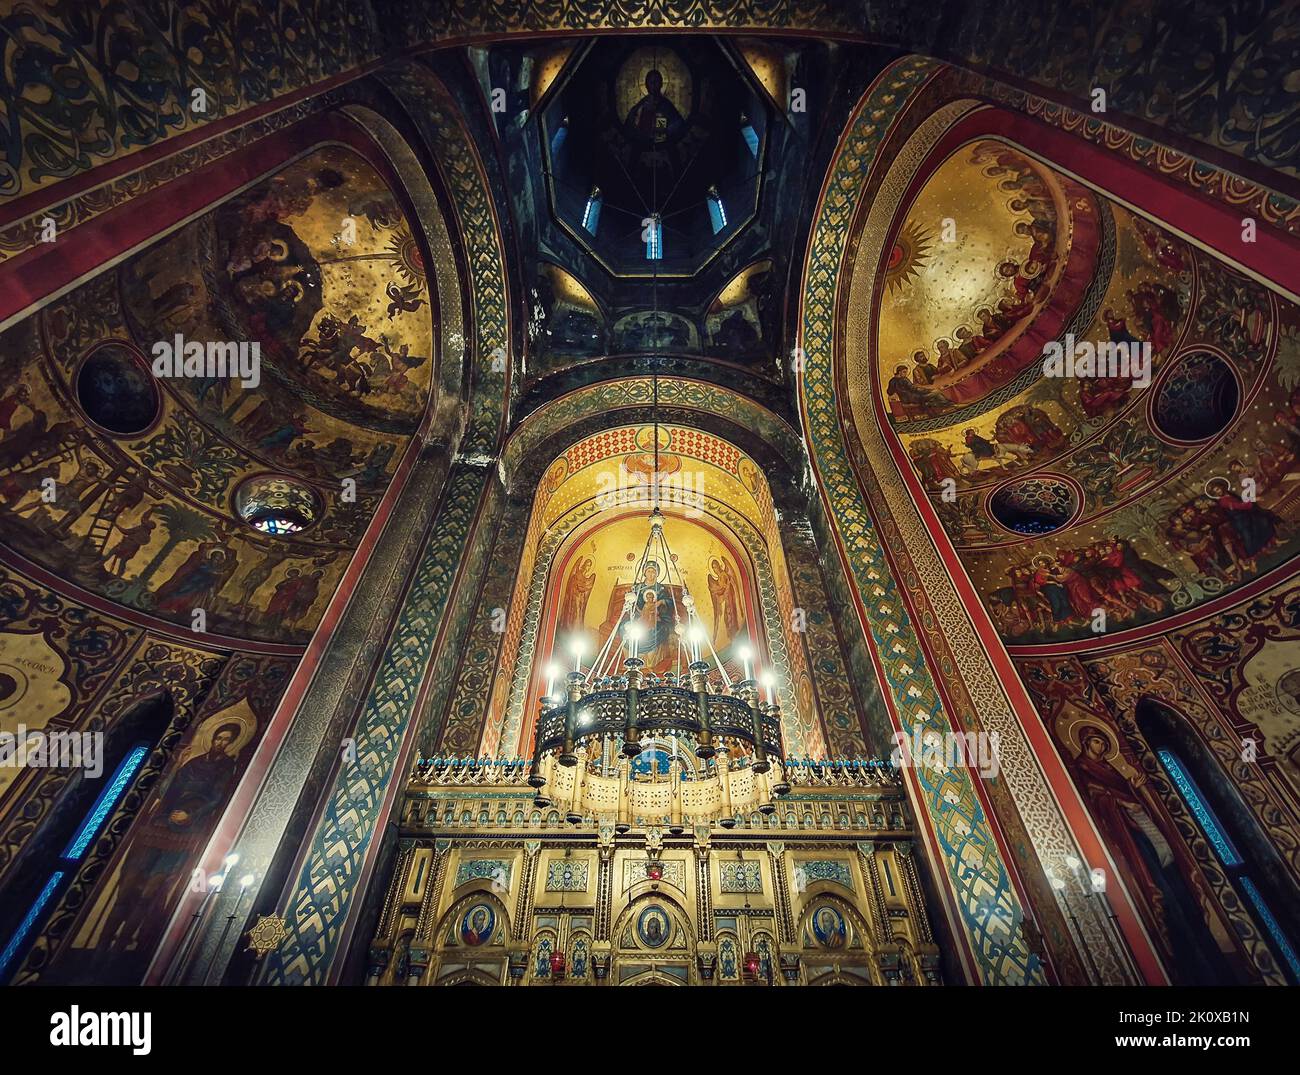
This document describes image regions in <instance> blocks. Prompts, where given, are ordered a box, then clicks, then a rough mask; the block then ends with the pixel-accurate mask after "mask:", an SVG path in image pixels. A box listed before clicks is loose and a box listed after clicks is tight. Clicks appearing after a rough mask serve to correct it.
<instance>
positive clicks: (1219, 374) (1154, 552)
mask: <svg viewBox="0 0 1300 1075" xmlns="http://www.w3.org/2000/svg"><path fill="white" fill-rule="evenodd" d="M989 161H996V162H997V166H994V167H990V166H989ZM1001 165H1006V166H1007V167H1005V168H1003V167H1001ZM1026 189H1028V190H1029V196H1028V197H1026V195H1025V191H1026ZM1063 191H1064V192H1067V193H1068V194H1069V196H1068V197H1067V198H1066V199H1065V202H1064V204H1063V203H1062V199H1061V198H1060V197H1059V194H1060V192H1063ZM1049 192H1050V193H1051V195H1052V199H1051V200H1052V203H1053V205H1054V206H1055V207H1056V215H1055V222H1056V235H1055V239H1056V243H1055V250H1056V253H1055V255H1054V257H1055V269H1054V271H1055V274H1056V275H1055V277H1054V278H1053V275H1052V274H1053V268H1052V267H1051V266H1052V257H1053V256H1052V255H1049V259H1048V266H1049V267H1048V268H1045V269H1044V270H1043V272H1042V273H1041V275H1042V276H1044V277H1047V279H1045V280H1044V282H1043V283H1042V284H1041V285H1040V286H1039V287H1038V288H1034V287H1032V286H1030V287H1027V288H1025V289H1024V295H1025V297H1026V299H1027V302H1026V303H1025V304H1026V305H1028V306H1029V307H1030V308H1029V309H1028V310H1026V311H1025V316H1024V317H1023V318H1022V319H1020V320H1018V321H1016V322H1014V323H1009V324H1008V323H1006V322H1007V320H1009V319H998V320H994V321H990V322H989V330H988V331H982V329H981V325H982V323H983V322H985V321H986V320H988V319H987V318H986V317H985V316H984V315H986V314H988V313H990V312H992V309H996V306H997V302H998V301H999V300H998V298H997V296H998V289H999V288H1000V289H1001V291H1002V297H1003V298H1004V299H1006V298H1009V299H1011V301H1012V302H1015V301H1016V299H1017V297H1018V296H1017V291H1016V286H1017V282H1019V281H1020V280H1021V279H1022V277H1023V275H1024V274H1023V272H1022V271H1017V273H1016V274H1015V275H1014V276H1012V277H1011V278H1010V282H1006V283H1004V282H1003V281H1001V280H997V279H996V277H995V272H996V267H997V265H998V264H1000V263H1004V262H1005V261H1007V260H1013V261H1016V262H1017V265H1018V266H1019V267H1023V266H1024V265H1025V264H1027V263H1028V262H1029V261H1030V260H1032V258H1033V257H1034V256H1035V255H1034V254H1032V253H1031V252H1030V249H1029V248H1030V245H1031V244H1032V243H1033V242H1034V241H1035V240H1034V239H1032V238H1030V237H1029V236H1026V235H1025V234H1023V233H1024V232H1025V231H1026V230H1029V229H1026V228H1025V227H1023V225H1024V224H1025V223H1026V221H1027V220H1029V219H1031V218H1030V217H1028V216H1027V215H1026V214H1028V213H1031V212H1032V209H1033V203H1034V200H1035V197H1036V196H1038V195H1039V194H1042V195H1043V197H1044V203H1043V206H1042V207H1043V208H1045V196H1046V194H1047V193H1049ZM1017 202H1020V203H1028V204H1024V205H1023V207H1022V206H1021V205H1017V204H1016V203H1017ZM1067 213H1068V215H1067ZM945 216H946V217H949V218H951V219H952V220H954V221H955V222H956V225H957V232H958V235H962V233H963V228H965V227H969V230H970V234H969V235H968V236H965V237H964V238H962V239H960V240H959V241H958V242H957V243H954V244H951V246H950V247H949V246H947V245H945V244H944V243H942V241H941V240H940V239H939V238H938V236H937V234H936V233H937V232H938V231H939V228H940V226H941V224H940V223H939V222H936V220H935V218H936V217H939V218H940V221H941V220H942V218H943V217H945ZM1084 216H1089V217H1091V218H1092V219H1094V220H1097V221H1098V226H1097V227H1096V233H1097V234H1096V248H1097V249H1096V258H1095V268H1094V269H1093V270H1092V272H1091V273H1090V274H1089V275H1088V276H1087V277H1086V278H1080V279H1078V280H1073V281H1072V280H1070V279H1069V278H1068V277H1069V273H1070V271H1071V267H1072V264H1073V263H1074V254H1073V253H1072V252H1071V251H1070V249H1069V240H1068V236H1069V235H1076V236H1077V234H1078V231H1079V227H1080V219H1081V218H1082V217H1084ZM1042 219H1043V220H1047V219H1048V216H1047V214H1046V213H1044V214H1043V216H1042ZM1065 221H1068V224H1069V227H1068V228H1063V222H1065ZM963 222H970V223H969V225H966V224H964V223H963ZM1031 234H1032V233H1031ZM1039 234H1040V236H1041V238H1042V239H1043V240H1044V243H1046V240H1047V239H1048V238H1049V231H1048V230H1047V229H1046V228H1045V229H1044V230H1043V231H1042V232H1041V233H1039ZM899 235H900V236H901V239H900V243H901V244H902V245H903V246H904V247H906V244H908V243H909V242H912V241H913V240H912V239H911V237H912V236H918V235H923V236H924V237H925V242H924V243H923V244H916V246H915V247H913V248H912V249H913V251H914V252H912V253H909V252H908V250H907V249H904V250H903V252H902V256H900V250H899V246H898V245H897V244H896V246H895V248H894V250H893V252H892V253H891V256H890V262H891V264H890V265H888V266H887V268H886V273H887V276H886V287H885V288H884V289H883V290H884V294H883V297H882V299H881V303H880V312H879V315H878V318H877V324H876V332H877V344H878V356H879V357H878V362H877V376H876V385H877V390H878V391H880V392H881V397H882V400H886V401H887V403H888V406H889V407H890V411H889V413H890V417H891V420H892V422H893V424H894V426H895V428H896V429H897V431H898V434H899V437H900V439H901V441H902V443H903V445H904V447H905V449H906V451H907V454H908V456H909V457H910V459H911V463H912V466H913V467H914V468H915V470H916V473H917V475H918V476H919V477H920V479H921V480H922V482H923V483H924V485H925V487H926V489H927V491H928V492H929V493H930V496H931V500H932V503H933V505H934V508H935V511H936V513H937V514H938V517H939V519H940V521H941V523H942V525H943V527H944V528H945V530H946V531H947V533H948V535H949V536H950V537H951V538H952V540H953V542H954V544H955V545H956V547H957V553H958V556H959V557H960V558H961V560H962V562H963V564H964V565H965V568H966V570H967V571H968V572H969V573H970V575H971V578H972V579H973V581H974V582H975V584H976V586H977V588H978V590H979V593H980V595H981V597H982V598H983V600H984V601H985V603H986V605H987V606H988V608H989V611H990V613H991V614H992V615H993V617H994V620H995V622H996V623H997V624H998V626H999V628H1000V629H1001V631H1002V633H1003V635H1004V637H1005V638H1006V639H1007V640H1008V641H1009V642H1013V643H1018V644H1033V643H1055V642H1061V641H1069V640H1075V639H1084V638H1093V637H1095V635H1096V633H1097V632H1098V630H1101V631H1106V632H1114V631H1117V630H1123V629H1127V628H1133V627H1138V626H1140V625H1142V624H1146V623H1151V622H1153V621H1158V620H1161V619H1163V618H1165V617H1167V616H1169V615H1171V614H1174V613H1176V612H1182V611H1186V610H1188V609H1191V608H1194V607H1196V606H1197V605H1199V604H1202V603H1204V602H1205V601H1207V600H1210V599H1213V598H1215V597H1217V596H1219V595H1221V594H1224V593H1226V592H1229V591H1231V590H1233V589H1234V588H1236V587H1237V586H1240V585H1241V584H1243V583H1245V582H1247V581H1249V580H1251V579H1253V578H1256V577H1258V576H1259V575H1260V574H1262V573H1264V572H1266V571H1268V570H1269V569H1270V568H1272V567H1274V566H1276V565H1278V564H1280V563H1282V562H1283V561H1285V560H1287V559H1289V558H1290V557H1291V556H1293V555H1294V554H1295V552H1297V551H1300V538H1298V537H1297V535H1296V529H1295V526H1294V520H1295V519H1296V518H1297V515H1298V514H1300V508H1298V507H1297V494H1298V493H1300V391H1298V390H1300V368H1297V361H1298V358H1300V355H1298V351H1297V340H1296V334H1297V327H1298V326H1300V311H1297V310H1296V308H1295V307H1294V306H1293V305H1292V304H1289V303H1287V302H1285V301H1283V300H1281V299H1279V298H1278V297H1276V296H1274V295H1272V294H1271V293H1270V292H1268V291H1267V290H1266V289H1265V288H1263V287H1262V286H1260V285H1258V284H1256V283H1255V282H1253V281H1251V280H1249V279H1247V278H1246V277H1243V276H1240V275H1238V274H1237V273H1235V272H1233V271H1232V270H1230V269H1228V268H1227V267H1226V266H1224V265H1223V264H1222V263H1220V262H1219V261H1217V260H1216V259H1215V258H1214V257H1212V256H1211V255H1208V254H1206V253H1204V252H1202V251H1199V250H1196V249H1193V248H1192V247H1190V246H1189V245H1188V244H1187V243H1185V242H1184V241H1182V240H1181V239H1179V238H1178V237H1177V236H1175V235H1172V234H1170V233H1168V232H1166V231H1165V230H1163V229H1162V228H1160V227H1158V226H1156V225H1154V224H1152V223H1150V222H1148V221H1146V220H1144V219H1143V218H1141V217H1139V216H1137V215H1135V214H1133V213H1131V212H1129V211H1128V210H1126V209H1124V208H1123V207H1121V206H1119V205H1117V204H1115V203H1113V202H1111V201H1109V200H1108V199H1105V198H1103V197H1099V196H1096V195H1087V196H1084V195H1080V194H1077V192H1071V183H1070V181H1069V180H1068V179H1067V177H1065V176H1063V175H1061V174H1060V173H1057V172H1054V171H1052V170H1051V169H1048V168H1046V167H1045V166H1043V165H1041V164H1039V163H1037V162H1030V161H1028V159H1027V158H1025V157H1023V155H1021V154H1020V153H1019V152H1018V151H1017V150H1015V148H1014V147H1006V148H999V144H998V143H993V142H990V141H987V140H986V141H983V142H980V143H977V144H975V145H974V146H967V147H963V149H962V150H959V151H958V152H956V153H954V154H953V156H952V157H950V158H949V159H948V160H947V161H946V162H945V163H944V164H943V165H942V166H941V167H940V168H939V169H937V170H936V171H935V172H934V173H933V175H932V177H931V178H930V180H929V181H928V183H927V185H926V186H925V187H924V188H923V189H922V190H921V191H920V192H919V194H918V196H917V198H916V199H915V201H914V202H913V203H912V206H911V208H910V209H909V211H908V213H907V216H906V219H905V221H904V222H903V223H902V225H901V227H900V229H899ZM1063 244H1064V245H1063ZM963 248H968V249H967V250H966V254H965V255H963V253H962V251H963ZM899 265H904V266H905V267H906V271H899V269H898V268H897V266H899ZM1062 273H1064V276H1063V275H1062ZM1063 289H1065V290H1063ZM1053 303H1056V304H1057V305H1058V307H1059V310H1060V313H1061V316H1062V317H1063V321H1062V324H1063V326H1064V327H1065V328H1067V329H1068V331H1070V332H1072V333H1073V334H1074V336H1075V338H1076V339H1077V340H1079V341H1089V342H1092V343H1094V344H1099V343H1102V342H1107V341H1109V342H1115V343H1127V342H1134V343H1147V344H1150V350H1151V354H1152V368H1151V371H1150V376H1149V382H1148V383H1144V381H1143V379H1142V378H1137V379H1134V378H1133V377H1047V376H1044V375H1043V362H1042V355H1043V352H1042V343H1041V342H1038V341H1037V340H1035V339H1034V337H1035V326H1036V321H1037V320H1038V319H1040V318H1043V317H1045V316H1047V315H1049V314H1050V313H1051V310H1052V306H1053ZM981 309H982V310H983V312H984V313H983V314H981ZM963 330H966V331H965V332H963ZM1008 338H1010V340H1011V343H1010V346H1011V347H1015V346H1016V344H1017V343H1018V342H1024V341H1029V343H1030V347H1029V349H1028V351H1027V352H1026V353H1031V354H1032V355H1033V357H1034V358H1035V359H1036V361H1034V362H1031V363H1017V364H1015V366H1013V367H1012V368H1010V369H1007V370H1006V371H1005V373H1006V375H1005V376H1003V377H1000V378H992V379H990V381H989V384H988V386H987V391H986V392H984V393H983V394H982V395H978V394H974V393H972V394H970V397H969V398H968V399H956V400H954V399H953V398H952V397H953V395H954V392H953V391H952V386H953V385H955V384H959V383H960V380H961V378H962V377H963V376H964V375H965V372H966V371H967V370H968V369H975V370H977V371H978V370H981V369H983V368H985V367H984V365H983V364H984V363H986V362H987V361H988V360H987V358H986V356H988V355H990V354H992V355H994V356H995V357H994V359H993V362H994V363H996V362H997V357H996V356H997V355H998V354H1001V353H1005V351H1006V348H1007V346H1008V342H1007V341H1008ZM1063 338H1064V332H1063V331H1062V332H1059V333H1058V332H1053V333H1052V334H1051V335H1049V336H1048V339H1049V340H1050V339H1063ZM944 340H946V341H948V344H949V347H950V348H951V349H954V350H957V351H958V357H957V358H956V360H955V361H954V362H952V363H951V364H950V366H951V367H955V368H949V369H948V370H947V371H946V373H945V374H940V375H938V376H934V372H935V368H936V366H937V357H938V355H939V352H940V351H941V350H943V349H944V348H941V347H938V346H936V345H937V344H939V343H942V342H943V341H944ZM959 340H961V341H964V342H963V343H960V344H959V343H958V341H959ZM916 351H922V352H925V354H926V356H927V359H928V360H927V361H925V362H920V363H918V362H916V361H915V359H913V358H912V357H911V356H912V355H913V353H914V352H916ZM905 362H906V364H907V366H908V369H907V371H906V372H905V373H902V374H900V373H896V372H895V371H896V368H897V366H898V365H901V364H904V363H905ZM919 367H920V368H921V372H920V373H917V370H918V368H919ZM904 376H905V378H906V384H905V385H900V384H898V383H897V382H896V381H895V383H894V388H895V389H896V390H895V391H893V392H891V388H890V384H891V380H893V379H895V378H897V377H904ZM1097 610H1101V611H1102V612H1103V613H1104V615H1103V616H1101V617H1100V618H1098V617H1097V616H1096V615H1095V612H1096V611H1097Z"/></svg>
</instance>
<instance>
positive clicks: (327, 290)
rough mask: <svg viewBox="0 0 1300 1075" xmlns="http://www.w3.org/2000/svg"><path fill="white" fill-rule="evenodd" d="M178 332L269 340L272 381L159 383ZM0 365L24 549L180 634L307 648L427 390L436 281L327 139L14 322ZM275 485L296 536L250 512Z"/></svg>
mask: <svg viewBox="0 0 1300 1075" xmlns="http://www.w3.org/2000/svg"><path fill="white" fill-rule="evenodd" d="M178 336H179V337H180V338H181V339H182V340H185V341H198V342H201V343H205V344H206V343H207V342H210V341H230V342H233V343H236V344H238V343H240V342H244V343H248V342H257V343H258V344H259V345H260V354H261V367H260V368H261V375H260V383H258V384H257V385H256V386H252V385H251V384H250V385H249V386H245V385H243V384H241V382H240V381H239V380H237V379H235V378H231V377H221V376H207V375H206V373H207V372H208V371H204V372H205V375H202V376H165V377H154V376H153V374H152V369H151V366H152V362H153V358H154V356H155V355H156V352H155V350H154V348H155V345H156V344H157V343H158V342H159V341H165V342H173V341H175V340H176V338H177V337H178ZM0 364H2V366H3V372H4V383H5V384H6V385H8V386H12V387H9V388H7V389H6V390H5V391H4V392H3V402H0V415H3V419H4V422H5V423H6V430H5V433H6V435H5V437H4V439H3V441H0V500H2V501H3V503H4V505H5V508H6V511H7V513H8V516H9V518H10V524H9V525H7V526H6V529H5V541H6V542H7V544H8V545H9V547H10V548H11V549H13V550H14V551H15V552H17V553H19V554H21V555H22V556H23V557H26V558H27V559H29V560H31V561H32V562H34V563H36V564H37V565H39V566H40V567H43V568H45V569H47V570H49V571H51V572H53V573H55V574H57V575H59V576H61V577H63V578H66V579H68V580H70V581H72V582H74V583H76V584H77V585H79V586H82V587H84V588H85V589H86V590H88V591H90V592H92V593H94V594H96V595H98V596H100V597H102V598H105V599H107V600H108V601H110V602H115V603H120V604H123V605H126V606H128V607H130V608H132V609H135V610H137V611H139V612H142V613H146V614H150V615H153V616H156V617H159V618H161V619H163V620H167V621H170V622H172V623H175V624H177V625H179V626H182V627H185V628H191V627H194V626H199V627H200V628H201V629H202V630H205V631H207V632H211V633H214V634H220V635H229V636H232V637H237V638H251V639H257V640H261V641H269V642H284V643H304V642H306V640H307V639H308V638H309V637H310V633H311V630H312V628H314V626H315V624H316V622H317V621H318V619H319V618H320V615H321V613H322V611H323V609H324V607H325V604H326V603H327V601H328V600H329V596H330V594H332V593H333V591H334V589H335V586H336V584H337V582H338V579H339V578H340V576H341V575H342V572H343V569H344V567H345V566H346V564H347V562H348V560H349V558H350V557H351V554H352V551H353V550H354V549H355V547H356V544H357V541H358V540H359V538H360V536H361V534H362V532H363V531H364V528H365V526H366V523H367V522H368V520H369V518H370V516H371V514H372V513H373V511H374V509H375V506H376V504H377V503H378V498H379V496H380V495H381V494H382V492H383V490H384V488H385V487H386V486H387V484H388V481H389V479H390V478H391V475H392V472H393V470H394V468H395V467H396V465H397V462H398V459H399V458H400V456H401V454H402V451H403V449H404V448H405V445H406V443H407V441H408V439H409V436H410V434H411V432H412V431H413V430H414V428H415V425H416V423H417V422H418V420H419V418H420V416H421V414H422V413H423V411H424V408H425V405H426V402H427V399H428V395H429V385H430V382H431V377H432V373H433V369H432V367H433V364H434V360H433V322H432V319H431V311H430V308H429V292H428V284H427V280H426V270H425V268H424V264H423V258H422V257H421V255H420V253H419V252H418V248H417V247H416V245H415V244H414V243H413V241H412V239H411V235H410V229H409V226H408V224H407V221H406V220H405V218H404V215H403V213H402V211H401V209H400V208H399V207H398V204H397V202H396V200H395V199H394V197H393V195H392V193H391V191H390V190H389V188H388V187H387V185H386V183H385V181H384V179H383V178H382V177H381V176H380V175H379V174H378V173H377V172H376V171H375V169H374V168H373V167H372V166H371V165H370V164H369V163H367V162H366V161H365V160H364V159H363V158H362V157H361V156H359V155H358V154H357V153H356V152H354V151H353V150H351V149H348V148H345V147H343V146H336V145H328V146H322V147H320V148H318V149H316V150H313V151H311V152H309V153H308V154H307V155H305V156H303V157H302V158H301V159H299V160H297V161H296V162H294V163H291V164H289V165H288V166H287V167H284V168H282V169H281V170H279V171H278V172H276V173H275V174H274V175H272V176H270V177H269V178H267V179H265V180H263V181H262V182H260V183H258V184H256V185H254V186H253V187H251V188H250V189H248V190H247V191H245V192H244V193H242V194H241V195H239V196H237V197H236V198H234V199H232V200H230V201H228V202H226V203H224V204H223V205H221V206H219V207H217V208H215V209H213V210H211V211H209V212H208V213H206V214H205V215H203V216H201V217H199V218H198V219H197V220H194V221H193V222H191V223H189V224H187V225H185V226H184V227H182V228H180V229H179V230H177V231H175V232H173V233H171V234H170V235H168V236H166V237H165V238H163V239H162V240H161V241H159V242H158V243H156V244H154V245H153V246H151V247H150V248H148V249H147V250H145V251H143V252H142V253H140V254H137V255H136V256H134V257H132V258H130V259H128V260H127V261H125V262H124V263H123V264H121V265H120V266H119V267H118V268H117V269H116V271H109V272H105V273H102V274H100V275H99V276H97V277H95V278H94V279H92V280H91V281H90V282H88V283H86V284H84V285H82V286H81V287H79V288H77V289H76V290H74V291H72V292H70V293H69V294H67V295H65V296H63V297H62V298H60V299H58V300H56V301H55V302H53V303H51V304H50V305H48V306H46V307H45V308H44V309H42V310H41V311H40V312H39V313H37V314H35V315H33V316H32V317H30V318H28V319H26V320H25V321H23V322H20V323H19V324H17V325H15V326H14V327H12V328H11V329H9V330H8V331H7V332H6V333H5V334H4V337H3V339H2V340H0ZM47 478H49V479H53V480H54V482H55V486H54V488H55V491H56V495H55V496H54V498H53V499H52V500H50V499H49V498H48V497H46V498H43V496H42V489H43V486H42V482H43V481H44V480H45V479H47ZM283 489H293V490H297V495H298V496H299V498H300V499H299V503H300V504H302V505H307V508H306V514H305V516H304V517H303V521H305V522H306V524H307V525H305V526H304V527H303V529H302V530H301V532H298V533H293V534H281V535H274V536H272V535H269V534H265V533H260V532H258V531H257V530H255V529H253V527H251V526H250V525H249V524H248V523H247V522H246V521H245V520H244V518H241V517H240V515H241V512H242V509H243V508H245V507H246V506H247V505H248V503H249V501H250V495H249V494H250V491H252V493H253V494H254V495H253V496H252V497H251V500H252V501H253V502H254V504H253V506H254V507H255V506H256V499H257V494H261V493H265V492H267V491H268V490H270V491H271V492H275V491H276V490H283ZM196 609H199V610H202V612H203V617H202V619H201V620H196V619H195V616H194V612H195V610H196Z"/></svg>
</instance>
